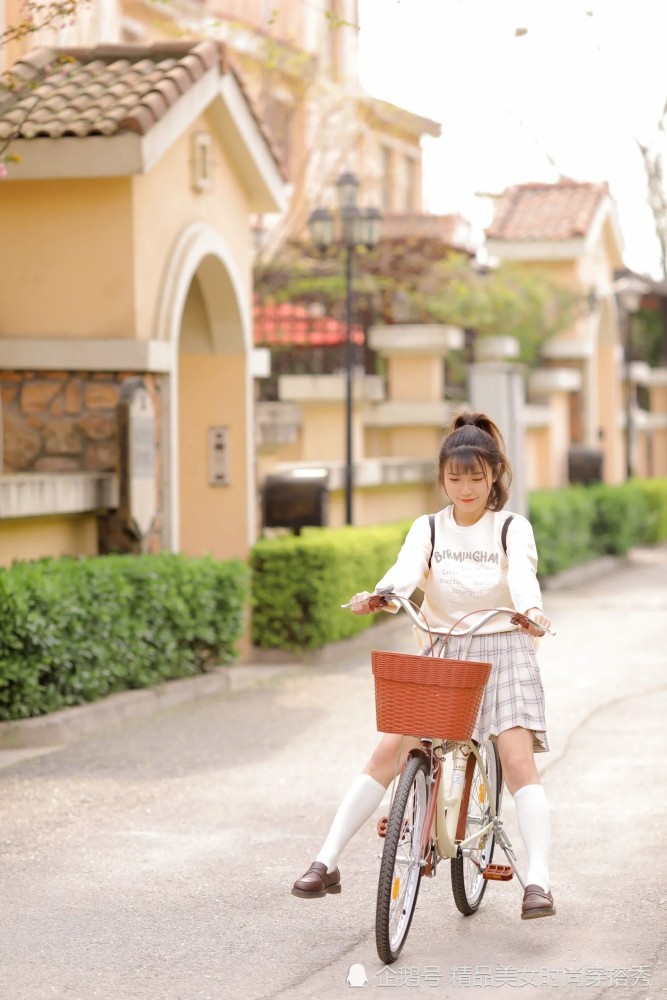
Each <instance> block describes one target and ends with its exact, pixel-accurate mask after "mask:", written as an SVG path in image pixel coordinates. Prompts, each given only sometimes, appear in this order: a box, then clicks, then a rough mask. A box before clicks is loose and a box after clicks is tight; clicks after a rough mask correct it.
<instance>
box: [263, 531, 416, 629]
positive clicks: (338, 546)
mask: <svg viewBox="0 0 667 1000" xmlns="http://www.w3.org/2000/svg"><path fill="white" fill-rule="evenodd" d="M410 523H411V522H409V521H403V522H400V523H399V524H393V525H382V526H380V527H377V528H338V529H334V530H329V529H326V528H316V529H312V530H307V531H305V532H304V533H303V534H302V535H299V536H298V537H294V536H284V537H281V538H273V539H261V540H260V541H259V542H257V544H256V545H255V547H254V548H253V551H252V554H251V560H250V561H251V568H252V638H253V642H254V643H255V645H257V646H261V647H264V648H271V647H279V648H286V649H313V648H316V647H318V646H322V645H324V644H325V643H328V642H335V641H337V640H339V639H346V638H349V637H350V636H353V635H356V634H357V633H359V632H361V631H363V629H365V628H368V627H369V626H370V625H372V624H373V622H374V620H375V616H371V615H369V616H357V615H352V614H350V613H347V614H345V613H343V612H342V611H341V609H340V605H341V603H344V602H345V601H347V600H348V599H349V598H350V597H351V596H352V594H354V593H356V592H357V591H359V590H363V589H366V590H372V588H373V587H374V586H375V583H376V582H377V580H379V579H380V577H381V576H382V575H383V574H384V573H385V572H386V570H387V568H388V567H389V566H391V564H392V563H393V562H394V561H395V559H396V555H397V553H398V550H399V549H400V547H401V545H402V543H403V540H404V538H405V535H406V534H407V530H408V528H409V526H410Z"/></svg>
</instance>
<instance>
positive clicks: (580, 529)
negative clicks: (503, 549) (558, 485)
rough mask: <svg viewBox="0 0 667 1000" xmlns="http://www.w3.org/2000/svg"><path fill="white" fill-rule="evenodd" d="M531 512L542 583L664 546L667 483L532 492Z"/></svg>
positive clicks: (648, 481) (641, 481) (638, 481)
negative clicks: (609, 558) (593, 562)
mask: <svg viewBox="0 0 667 1000" xmlns="http://www.w3.org/2000/svg"><path fill="white" fill-rule="evenodd" d="M529 507H530V510H529V517H530V520H531V523H532V525H533V530H534V532H535V541H536V542H537V551H538V554H539V574H540V577H547V576H553V574H554V573H559V572H561V571H562V570H564V569H568V568H569V567H571V566H577V565H580V564H581V563H584V562H587V561H589V560H590V559H595V558H597V557H598V556H602V555H625V553H626V552H627V551H628V549H630V548H632V547H633V546H635V545H646V544H656V543H659V542H664V541H667V479H633V480H631V481H630V482H627V483H623V484H622V485H620V486H607V485H604V484H601V483H600V484H596V485H594V486H570V487H568V488H567V489H562V490H536V491H535V492H533V493H531V494H530V502H529Z"/></svg>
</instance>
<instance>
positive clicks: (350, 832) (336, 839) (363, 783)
mask: <svg viewBox="0 0 667 1000" xmlns="http://www.w3.org/2000/svg"><path fill="white" fill-rule="evenodd" d="M415 746H418V741H417V740H414V739H409V738H402V737H401V736H395V735H384V736H383V737H382V739H381V740H380V742H379V744H378V745H377V747H376V749H375V751H374V752H373V755H372V757H371V759H370V760H369V762H368V764H367V765H366V767H365V768H364V770H363V772H362V773H361V774H359V775H358V776H357V777H356V778H355V780H354V781H353V782H352V785H351V786H350V788H349V789H348V791H347V793H346V795H345V797H344V798H343V801H342V802H341V804H340V806H339V807H338V811H337V812H336V815H335V816H334V819H333V822H332V824H331V827H330V829H329V833H328V835H327V838H326V840H325V841H324V844H323V845H322V847H321V849H320V851H319V852H318V854H317V858H316V860H315V862H314V865H317V867H314V865H311V867H310V868H309V869H308V871H307V872H306V874H305V875H304V876H303V878H301V879H298V880H297V881H296V882H295V883H294V888H293V890H292V892H293V893H294V894H295V895H299V896H309V895H318V896H323V895H325V893H326V892H332V891H333V892H335V891H339V890H340V876H339V875H338V872H337V869H336V866H337V864H338V859H339V857H340V855H341V854H342V852H343V849H344V848H345V847H346V846H347V844H348V843H349V841H350V840H351V839H352V837H353V836H354V834H355V833H356V832H357V831H358V830H359V829H360V828H361V827H362V826H363V824H364V823H365V822H366V821H367V820H368V819H370V817H371V816H372V815H373V813H374V812H375V810H376V809H377V807H378V806H379V805H380V803H381V802H382V799H383V798H384V793H385V791H386V790H387V786H388V785H389V782H390V781H391V780H392V778H393V777H394V775H395V774H396V773H398V771H400V769H401V768H402V767H403V764H404V763H405V758H406V756H407V753H408V751H409V750H411V749H412V748H413V747H415ZM327 876H332V877H334V876H335V877H336V878H335V881H334V882H332V881H331V879H330V878H327Z"/></svg>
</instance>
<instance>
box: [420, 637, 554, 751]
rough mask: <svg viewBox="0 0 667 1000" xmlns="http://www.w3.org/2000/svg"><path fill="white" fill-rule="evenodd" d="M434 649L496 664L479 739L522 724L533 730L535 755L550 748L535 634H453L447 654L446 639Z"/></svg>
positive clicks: (478, 725)
mask: <svg viewBox="0 0 667 1000" xmlns="http://www.w3.org/2000/svg"><path fill="white" fill-rule="evenodd" d="M434 652H435V655H436V656H440V655H444V656H446V657H450V658H452V659H455V660H478V661H482V662H485V663H490V664H491V675H490V677H489V680H488V683H487V685H486V687H485V688H484V696H483V698H482V704H481V707H480V710H479V715H478V716H477V722H476V724H475V728H474V730H473V733H472V736H473V739H475V740H479V741H483V740H488V739H494V737H496V736H498V734H499V733H502V732H504V731H505V730H506V729H512V728H513V727H514V726H522V727H523V728H524V729H529V730H531V731H532V734H533V749H534V751H535V753H543V752H545V751H547V750H548V749H549V744H548V742H547V734H546V715H545V709H544V688H543V687H542V678H541V677H540V668H539V665H538V663H537V659H536V657H535V650H534V648H533V642H532V639H531V637H530V636H529V635H527V634H526V633H525V632H518V631H517V632H491V633H488V634H484V635H473V636H460V637H457V636H452V637H451V638H450V639H448V640H447V649H446V651H445V653H444V654H443V653H442V640H441V639H436V642H435V649H434Z"/></svg>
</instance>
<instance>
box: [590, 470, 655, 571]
mask: <svg viewBox="0 0 667 1000" xmlns="http://www.w3.org/2000/svg"><path fill="white" fill-rule="evenodd" d="M589 489H590V494H591V498H592V500H593V505H594V510H595V516H594V518H593V526H592V532H593V536H592V539H591V542H592V545H591V547H592V549H594V550H595V551H596V552H597V553H599V554H600V555H619V556H622V555H625V554H626V552H627V551H628V550H629V549H631V548H632V547H633V546H634V545H641V544H642V543H643V542H644V541H645V539H646V532H647V520H648V511H649V507H648V501H647V499H646V495H645V493H644V492H643V490H642V489H641V487H640V486H639V485H638V484H637V483H636V482H634V481H631V482H628V483H624V484H623V485H622V486H605V485H602V484H600V485H596V486H591V487H589Z"/></svg>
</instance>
